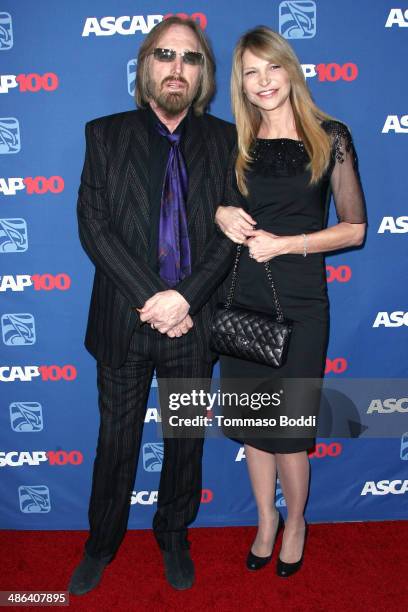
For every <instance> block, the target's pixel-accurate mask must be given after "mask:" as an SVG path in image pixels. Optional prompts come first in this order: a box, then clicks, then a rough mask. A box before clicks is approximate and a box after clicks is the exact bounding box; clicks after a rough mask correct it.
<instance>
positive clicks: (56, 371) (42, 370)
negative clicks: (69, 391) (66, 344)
mask: <svg viewBox="0 0 408 612" xmlns="http://www.w3.org/2000/svg"><path fill="white" fill-rule="evenodd" d="M77 376H78V373H77V369H76V367H75V366H73V365H71V364H69V365H68V364H67V365H63V366H59V365H23V366H22V365H6V366H0V382H4V383H13V382H33V380H34V379H36V378H40V379H41V380H42V381H44V382H55V381H60V380H65V381H68V382H70V381H72V380H75V379H76V377H77Z"/></svg>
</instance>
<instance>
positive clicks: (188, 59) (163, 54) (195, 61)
mask: <svg viewBox="0 0 408 612" xmlns="http://www.w3.org/2000/svg"><path fill="white" fill-rule="evenodd" d="M177 55H179V56H180V57H181V58H183V62H184V64H190V66H199V65H200V64H203V63H204V55H203V54H202V53H199V51H183V52H182V53H177V51H175V50H174V49H162V48H160V47H157V48H156V49H154V50H153V57H154V59H156V60H157V61H158V62H174V60H175V59H176V57H177Z"/></svg>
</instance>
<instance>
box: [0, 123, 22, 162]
mask: <svg viewBox="0 0 408 612" xmlns="http://www.w3.org/2000/svg"><path fill="white" fill-rule="evenodd" d="M20 150H21V138H20V124H19V122H18V119H16V118H15V117H2V118H0V155H12V154H14V153H19V152H20Z"/></svg>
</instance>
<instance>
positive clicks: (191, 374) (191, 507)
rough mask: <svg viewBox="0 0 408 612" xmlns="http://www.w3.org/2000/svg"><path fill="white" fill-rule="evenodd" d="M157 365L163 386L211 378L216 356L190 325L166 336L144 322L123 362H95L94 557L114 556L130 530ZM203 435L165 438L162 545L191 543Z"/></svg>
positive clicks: (158, 517) (89, 547) (158, 518)
mask: <svg viewBox="0 0 408 612" xmlns="http://www.w3.org/2000/svg"><path fill="white" fill-rule="evenodd" d="M154 369H156V373H157V378H158V385H159V391H160V386H161V385H160V378H162V379H170V378H171V379H174V378H184V379H187V378H194V379H197V378H203V379H207V380H208V379H210V377H211V373H212V361H211V356H210V354H208V356H205V355H204V356H203V355H202V354H201V352H200V351H199V348H198V345H197V341H196V340H195V335H194V334H193V333H192V332H191V331H190V332H189V333H188V334H186V335H184V336H182V337H181V338H168V337H167V336H165V335H162V334H160V333H159V332H157V331H155V330H152V329H151V328H150V326H148V325H144V326H143V327H142V328H140V329H137V331H136V332H135V333H134V334H133V336H132V340H131V343H130V347H129V353H128V357H127V360H126V362H125V363H124V364H123V365H122V366H121V367H119V368H111V367H109V366H106V365H104V364H102V363H98V364H97V383H98V392H99V412H100V427H99V436H98V444H97V451H96V458H95V462H94V469H93V479H92V491H91V498H90V503H89V512H88V517H89V525H90V533H89V537H88V540H87V541H86V544H85V550H86V552H87V553H88V554H89V555H90V556H91V557H95V558H109V559H112V558H113V557H114V556H115V554H116V552H117V550H118V548H119V546H120V544H121V542H122V540H123V538H124V536H125V533H126V529H127V523H128V519H129V512H130V499H131V493H132V491H133V486H134V482H135V476H136V470H137V463H138V457H139V451H140V444H141V439H142V432H143V424H144V418H145V413H146V407H147V400H148V396H149V389H150V384H151V381H152V376H153V372H154ZM163 382H164V381H163ZM184 383H185V381H183V384H184ZM164 386H165V385H162V387H164ZM185 390H186V389H185V386H184V387H183V391H185ZM203 441H204V440H203V438H170V437H168V438H164V439H163V442H164V458H163V466H162V471H161V477H160V485H159V492H158V502H157V511H156V513H155V516H154V519H153V530H154V535H155V537H156V540H157V543H158V545H159V547H160V548H161V549H162V550H176V549H179V548H189V542H188V540H187V526H188V525H189V524H190V523H191V522H192V521H194V519H195V518H196V516H197V512H198V509H199V505H200V500H201V487H202V479H201V461H202V453H203Z"/></svg>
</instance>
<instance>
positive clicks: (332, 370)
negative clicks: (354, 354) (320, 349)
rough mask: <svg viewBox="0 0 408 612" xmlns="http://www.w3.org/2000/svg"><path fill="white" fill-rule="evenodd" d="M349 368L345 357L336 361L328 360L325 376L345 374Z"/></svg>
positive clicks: (336, 358)
mask: <svg viewBox="0 0 408 612" xmlns="http://www.w3.org/2000/svg"><path fill="white" fill-rule="evenodd" d="M347 368H348V363H347V359H345V358H344V357H335V358H334V359H329V358H328V357H327V359H326V367H325V371H324V373H325V374H343V372H345V371H346V370H347Z"/></svg>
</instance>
